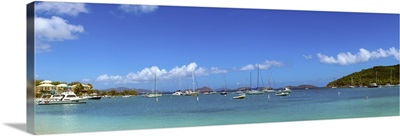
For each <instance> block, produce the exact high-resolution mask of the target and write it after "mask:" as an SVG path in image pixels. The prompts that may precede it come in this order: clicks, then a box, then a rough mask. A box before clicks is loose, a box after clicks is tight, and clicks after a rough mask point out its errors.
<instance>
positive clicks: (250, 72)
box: [250, 72, 251, 90]
mask: <svg viewBox="0 0 400 136" xmlns="http://www.w3.org/2000/svg"><path fill="white" fill-rule="evenodd" d="M250 90H251V72H250Z"/></svg>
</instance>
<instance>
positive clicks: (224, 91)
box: [220, 75, 228, 95]
mask: <svg viewBox="0 0 400 136" xmlns="http://www.w3.org/2000/svg"><path fill="white" fill-rule="evenodd" d="M224 80H225V88H224V90H222V92H221V93H220V94H221V95H227V94H228V92H226V78H225V75H224Z"/></svg>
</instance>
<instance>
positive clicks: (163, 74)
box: [96, 62, 227, 84]
mask: <svg viewBox="0 0 400 136" xmlns="http://www.w3.org/2000/svg"><path fill="white" fill-rule="evenodd" d="M193 70H194V73H195V75H196V76H205V75H209V74H219V73H226V72H227V70H223V69H219V68H216V67H212V68H211V69H207V68H203V67H198V66H197V64H196V63H195V62H192V63H190V64H188V65H183V66H180V67H178V66H176V67H174V68H172V69H171V70H166V69H161V68H159V67H158V66H152V67H148V68H144V69H142V70H140V71H137V72H130V73H128V74H127V75H126V76H119V75H115V76H109V75H107V74H103V75H100V76H99V77H97V79H96V81H104V82H109V81H111V82H114V83H116V84H119V83H140V82H146V81H152V80H154V74H156V75H157V80H169V79H176V78H178V77H191V76H192V71H193Z"/></svg>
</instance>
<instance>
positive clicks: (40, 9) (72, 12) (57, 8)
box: [35, 2, 88, 16]
mask: <svg viewBox="0 0 400 136" xmlns="http://www.w3.org/2000/svg"><path fill="white" fill-rule="evenodd" d="M35 10H36V13H39V14H40V13H43V14H50V15H69V16H78V15H79V14H80V13H88V9H87V8H86V5H85V4H83V3H63V2H41V3H37V4H36V5H35Z"/></svg>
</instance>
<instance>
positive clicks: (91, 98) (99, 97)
mask: <svg viewBox="0 0 400 136" xmlns="http://www.w3.org/2000/svg"><path fill="white" fill-rule="evenodd" d="M88 98H89V100H100V99H101V96H98V95H97V93H92V94H90V96H89V97H88Z"/></svg>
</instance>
